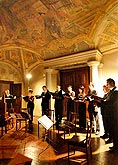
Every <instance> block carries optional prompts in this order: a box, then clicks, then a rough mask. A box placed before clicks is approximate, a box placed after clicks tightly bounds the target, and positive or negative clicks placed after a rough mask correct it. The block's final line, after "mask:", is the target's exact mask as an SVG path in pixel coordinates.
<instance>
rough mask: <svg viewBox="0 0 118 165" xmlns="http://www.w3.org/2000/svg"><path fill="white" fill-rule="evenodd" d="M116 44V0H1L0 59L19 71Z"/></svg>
mask: <svg viewBox="0 0 118 165" xmlns="http://www.w3.org/2000/svg"><path fill="white" fill-rule="evenodd" d="M117 43H118V0H0V61H4V62H10V63H11V64H12V65H14V66H17V68H19V69H20V70H21V71H22V70H25V69H28V68H30V67H31V68H33V67H34V66H36V65H38V64H39V63H43V62H44V61H46V60H49V59H54V58H58V57H63V56H68V55H71V54H75V53H79V52H84V51H88V50H94V49H98V50H99V51H100V52H101V53H104V52H106V51H108V50H112V49H116V48H117V47H118V44H117Z"/></svg>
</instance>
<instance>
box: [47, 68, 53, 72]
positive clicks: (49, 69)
mask: <svg viewBox="0 0 118 165" xmlns="http://www.w3.org/2000/svg"><path fill="white" fill-rule="evenodd" d="M53 70H54V69H51V68H47V69H45V72H47V73H52V71H53Z"/></svg>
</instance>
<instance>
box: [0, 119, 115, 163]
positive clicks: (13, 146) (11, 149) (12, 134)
mask: <svg viewBox="0 0 118 165" xmlns="http://www.w3.org/2000/svg"><path fill="white" fill-rule="evenodd" d="M39 128H40V134H39V137H38V130H37V119H36V118H35V120H34V125H33V131H32V132H29V133H25V132H24V131H23V130H22V131H18V132H16V131H15V128H14V129H12V130H10V131H8V133H7V134H4V136H2V137H1V138H0V164H1V165H7V164H8V163H9V162H10V161H11V159H13V158H14V157H15V155H16V154H17V153H20V154H23V155H25V156H27V157H29V158H31V159H32V165H63V164H64V165H68V161H67V151H68V149H67V142H68V140H69V139H70V138H71V137H72V136H73V135H74V134H72V133H71V134H70V136H69V134H66V137H65V141H64V139H63V132H62V131H60V132H59V135H58V131H57V130H56V128H55V129H54V130H53V129H50V132H49V135H50V136H46V137H47V138H44V128H43V126H42V125H40V127H39ZM78 135H79V136H81V135H82V136H85V134H83V133H79V134H78ZM109 146H112V144H105V141H104V140H103V139H101V138H100V137H99V135H95V134H93V133H92V151H93V152H92V153H93V157H92V159H91V160H90V165H118V154H117V153H114V154H113V153H109ZM78 155H79V157H80V158H84V155H85V154H84V153H82V152H78V153H77V154H76V156H78ZM71 164H72V165H74V164H78V163H77V162H73V161H72V160H71V163H70V165H71Z"/></svg>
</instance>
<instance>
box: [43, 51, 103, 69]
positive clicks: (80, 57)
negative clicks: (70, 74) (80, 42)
mask: <svg viewBox="0 0 118 165" xmlns="http://www.w3.org/2000/svg"><path fill="white" fill-rule="evenodd" d="M101 59H102V54H101V53H100V52H99V51H98V50H91V51H87V52H82V53H77V54H72V55H68V56H65V57H60V58H56V59H51V60H46V61H44V66H45V68H57V69H58V68H63V67H65V66H68V67H69V66H72V65H81V64H87V62H89V61H99V62H100V61H101Z"/></svg>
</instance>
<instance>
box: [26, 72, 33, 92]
mask: <svg viewBox="0 0 118 165" xmlns="http://www.w3.org/2000/svg"><path fill="white" fill-rule="evenodd" d="M26 77H27V80H28V90H29V82H30V79H31V78H32V75H31V74H30V73H28V74H27V75H26Z"/></svg>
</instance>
